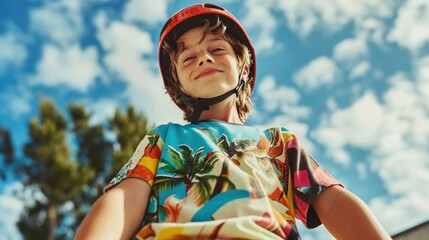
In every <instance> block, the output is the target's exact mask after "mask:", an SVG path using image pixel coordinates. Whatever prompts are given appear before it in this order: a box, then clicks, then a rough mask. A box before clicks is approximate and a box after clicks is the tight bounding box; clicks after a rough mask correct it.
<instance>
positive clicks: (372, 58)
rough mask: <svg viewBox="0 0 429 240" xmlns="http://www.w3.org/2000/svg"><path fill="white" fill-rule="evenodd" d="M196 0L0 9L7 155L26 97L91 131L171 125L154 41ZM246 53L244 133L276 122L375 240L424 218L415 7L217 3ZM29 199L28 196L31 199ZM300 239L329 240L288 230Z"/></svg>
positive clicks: (423, 21)
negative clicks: (127, 110)
mask: <svg viewBox="0 0 429 240" xmlns="http://www.w3.org/2000/svg"><path fill="white" fill-rule="evenodd" d="M197 2H199V1H193V0H192V1H172V0H170V1H167V0H164V1H162V0H158V1H150V0H128V1H114V0H111V1H109V0H85V1H84V0H62V1H36V0H3V1H2V3H1V8H0V82H1V84H0V101H1V102H2V107H1V108H0V126H2V127H7V128H9V129H10V130H11V131H12V134H13V135H12V137H13V140H14V143H15V144H16V146H17V147H18V148H19V147H20V146H22V144H23V143H24V142H25V141H27V135H28V133H27V123H28V120H29V118H30V117H31V116H34V115H35V114H36V112H37V104H38V100H39V98H40V97H41V96H45V97H48V98H50V99H52V100H54V101H55V102H56V104H57V105H58V106H59V107H60V108H61V109H62V110H63V111H64V112H65V107H66V106H67V103H68V102H70V101H78V102H82V103H85V104H87V106H88V107H89V108H90V109H91V110H92V111H93V112H94V117H93V119H92V120H91V121H92V122H94V123H95V122H99V121H101V120H103V119H106V117H108V116H111V114H112V113H113V111H114V109H115V107H116V106H126V105H127V104H128V103H132V104H134V105H135V106H137V107H138V108H139V110H141V111H143V112H144V113H146V114H147V115H148V117H149V120H150V121H151V122H153V123H157V124H160V123H165V122H168V121H173V122H183V121H182V117H181V112H180V111H179V110H178V109H177V108H176V106H175V105H174V104H173V103H172V102H171V101H170V99H169V98H168V96H167V95H165V94H164V89H163V85H162V81H161V77H160V73H159V70H158V62H157V44H158V43H157V38H158V36H159V31H160V29H161V27H162V25H163V23H164V21H165V20H166V19H167V17H168V16H170V15H171V14H173V13H174V12H176V11H178V10H179V9H181V8H183V7H185V6H187V5H189V4H191V3H197ZM213 3H217V4H220V5H222V6H224V7H225V8H227V9H229V10H230V11H231V12H232V13H233V14H234V15H235V16H236V17H237V18H238V19H239V20H240V21H241V23H242V24H243V25H244V27H245V29H246V30H247V32H248V33H249V35H250V38H251V40H252V42H253V43H254V45H255V47H256V55H257V81H256V90H255V92H254V98H255V103H256V109H255V110H254V112H253V113H252V114H251V116H250V118H249V120H248V122H247V124H249V125H254V126H258V127H261V128H264V127H267V126H273V125H281V126H285V127H287V128H289V129H291V130H292V131H295V132H296V133H297V134H298V136H299V137H300V138H301V141H302V142H303V143H304V146H305V147H306V148H307V150H308V151H309V152H310V153H311V154H312V155H313V156H314V157H315V158H316V159H317V160H318V161H319V162H320V163H321V164H322V165H323V166H324V167H325V168H326V169H327V170H328V171H329V172H331V173H332V174H333V175H334V176H335V177H336V178H338V179H339V180H341V181H342V182H344V183H345V185H346V186H347V188H348V189H349V190H351V191H352V192H354V193H355V194H357V195H358V196H360V197H361V198H362V199H363V200H364V201H365V202H366V203H367V204H368V205H369V206H370V208H371V209H372V210H373V212H374V213H375V214H376V216H377V217H378V219H379V220H380V221H381V222H382V224H383V225H384V226H385V228H386V229H387V230H388V231H389V233H396V232H398V231H401V230H404V229H406V228H408V227H410V226H413V225H416V224H418V223H420V222H422V221H424V220H427V219H429V208H428V207H427V199H428V198H429V188H427V187H425V186H426V184H428V183H429V148H428V146H429V30H427V29H428V28H427V26H429V2H428V1H426V0H408V1H399V0H356V1H353V2H350V1H340V0H325V1H317V0H307V1H301V0H269V1H263V0H249V1H237V0H222V1H213ZM14 190H18V191H21V190H22V185H21V184H20V183H19V182H10V183H7V184H5V185H2V186H1V188H0V232H2V233H4V234H5V236H9V237H7V239H16V238H18V236H19V235H18V233H17V231H16V228H15V227H14V222H15V221H16V220H17V218H18V214H19V212H20V209H22V202H19V201H17V200H16V199H15V198H14V197H13V196H12V194H11V193H12V191H14ZM34 198H35V197H34V196H30V195H29V197H28V199H34ZM302 234H303V235H304V239H330V238H329V237H328V234H327V233H326V230H324V229H323V228H319V229H317V230H314V231H306V230H302Z"/></svg>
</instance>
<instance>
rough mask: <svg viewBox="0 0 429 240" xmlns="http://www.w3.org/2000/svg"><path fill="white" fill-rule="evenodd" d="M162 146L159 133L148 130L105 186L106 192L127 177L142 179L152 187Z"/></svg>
mask: <svg viewBox="0 0 429 240" xmlns="http://www.w3.org/2000/svg"><path fill="white" fill-rule="evenodd" d="M162 147H163V141H162V139H161V138H160V137H159V135H158V134H157V133H155V132H148V133H147V134H146V136H145V137H144V138H143V140H142V141H141V142H140V144H139V145H138V146H137V149H136V150H135V152H134V154H133V155H132V156H131V158H130V159H129V160H128V162H127V163H125V165H124V166H123V167H122V168H121V170H119V172H118V173H117V174H116V176H115V177H114V178H113V179H112V180H111V181H110V182H109V184H108V185H107V186H106V187H105V188H104V192H107V191H108V190H110V189H111V188H113V187H114V186H116V185H117V184H119V183H120V182H122V181H123V180H124V179H126V178H138V179H141V180H143V181H145V182H147V183H148V184H149V185H150V186H151V187H152V186H153V182H154V179H155V175H156V170H157V168H158V163H159V159H160V156H161V150H162Z"/></svg>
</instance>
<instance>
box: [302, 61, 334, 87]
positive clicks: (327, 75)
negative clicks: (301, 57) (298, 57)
mask: <svg viewBox="0 0 429 240" xmlns="http://www.w3.org/2000/svg"><path fill="white" fill-rule="evenodd" d="M340 75H341V74H340V69H339V68H338V66H337V64H336V63H335V62H334V61H332V59H330V58H328V57H325V56H322V57H319V58H316V59H313V60H312V61H311V62H309V63H308V64H307V65H306V66H304V67H303V68H301V69H300V70H299V71H298V72H297V73H296V74H295V75H294V76H293V80H294V81H295V83H296V84H297V85H298V86H300V87H302V88H303V89H309V90H314V89H316V88H318V87H319V86H321V85H329V84H333V83H334V82H335V81H338V79H339V78H340Z"/></svg>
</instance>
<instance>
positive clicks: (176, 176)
mask: <svg viewBox="0 0 429 240" xmlns="http://www.w3.org/2000/svg"><path fill="white" fill-rule="evenodd" d="M203 151H204V147H201V148H199V149H198V150H197V151H196V152H195V153H194V152H193V150H192V149H191V148H190V147H189V146H188V145H180V146H179V149H178V150H176V149H174V148H172V147H171V146H170V147H169V148H168V150H167V152H168V155H169V157H170V160H171V161H168V160H166V159H161V161H160V165H159V169H162V170H163V171H165V172H166V173H168V174H169V175H168V176H158V177H157V179H156V181H155V184H154V191H155V193H158V192H160V191H166V190H170V189H172V188H175V187H177V186H179V185H180V184H182V183H184V184H185V188H186V191H188V190H189V189H191V187H193V188H194V190H195V193H196V196H195V197H196V201H197V203H198V204H199V205H202V204H204V203H206V202H207V201H208V200H209V198H210V196H211V194H212V191H213V185H214V182H216V181H223V182H225V183H226V185H227V187H228V188H229V189H235V186H234V184H233V183H232V182H231V181H230V180H229V179H227V178H226V177H225V176H217V175H210V172H211V171H212V170H213V166H214V165H215V163H216V162H217V161H218V160H219V159H218V155H217V154H214V153H213V152H209V153H208V154H206V155H202V153H203Z"/></svg>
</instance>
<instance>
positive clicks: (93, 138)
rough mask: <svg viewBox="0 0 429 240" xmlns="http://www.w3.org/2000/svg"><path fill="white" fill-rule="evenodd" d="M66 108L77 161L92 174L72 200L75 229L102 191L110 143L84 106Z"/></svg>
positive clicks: (109, 164)
mask: <svg viewBox="0 0 429 240" xmlns="http://www.w3.org/2000/svg"><path fill="white" fill-rule="evenodd" d="M68 111H69V114H70V118H71V122H72V132H73V133H74V136H75V140H76V144H77V153H76V155H77V161H78V163H79V164H80V165H83V166H88V167H89V168H90V169H91V172H93V173H94V177H92V178H91V179H90V180H89V182H88V183H87V185H86V187H85V189H83V191H81V192H80V194H79V195H77V196H76V198H74V199H73V203H74V212H73V213H74V215H75V221H74V224H73V227H72V228H73V229H76V228H77V227H78V225H79V223H80V222H81V221H82V219H83V218H84V216H85V214H86V212H87V210H88V208H89V207H90V205H91V204H92V203H93V202H94V201H95V200H96V199H97V198H98V197H99V196H100V195H101V194H102V193H103V187H104V186H105V185H106V182H107V181H108V179H107V177H108V175H109V173H110V169H109V166H111V162H112V160H111V159H112V157H111V156H112V151H113V149H112V144H113V143H112V141H110V140H108V139H107V137H106V130H105V128H104V126H103V124H102V123H98V124H94V125H91V124H90V119H91V115H92V114H91V113H89V112H88V111H87V110H86V108H85V105H82V104H76V103H70V104H69V106H68Z"/></svg>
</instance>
